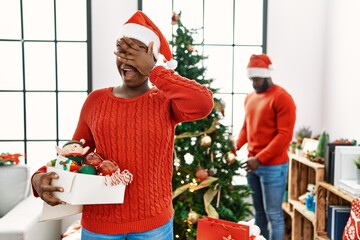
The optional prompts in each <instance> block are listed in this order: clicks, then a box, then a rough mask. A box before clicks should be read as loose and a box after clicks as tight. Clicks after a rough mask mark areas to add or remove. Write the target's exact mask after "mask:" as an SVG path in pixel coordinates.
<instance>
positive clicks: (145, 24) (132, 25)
mask: <svg viewBox="0 0 360 240" xmlns="http://www.w3.org/2000/svg"><path fill="white" fill-rule="evenodd" d="M123 36H127V37H129V38H134V39H137V40H139V41H141V42H143V43H144V44H146V45H147V46H148V45H149V44H150V42H154V46H153V53H154V57H155V59H156V60H158V59H159V53H161V54H162V55H163V56H164V57H165V60H166V66H167V67H168V68H170V69H175V68H176V67H177V61H176V60H174V59H172V53H171V49H170V46H169V43H168V41H167V40H166V38H165V37H164V35H163V34H162V33H161V31H160V29H159V28H158V27H157V26H156V25H155V24H154V23H153V22H152V21H151V20H150V18H149V17H148V16H146V15H145V14H144V13H143V12H142V11H140V10H139V11H137V12H136V13H135V14H134V15H133V16H132V17H130V18H129V20H128V21H127V22H126V23H125V24H124V25H123V26H122V27H121V29H120V37H123Z"/></svg>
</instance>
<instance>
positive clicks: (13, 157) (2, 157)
mask: <svg viewBox="0 0 360 240" xmlns="http://www.w3.org/2000/svg"><path fill="white" fill-rule="evenodd" d="M20 156H22V155H21V154H19V153H15V154H10V153H1V154H0V166H8V165H16V164H19V163H20V160H19V157H20Z"/></svg>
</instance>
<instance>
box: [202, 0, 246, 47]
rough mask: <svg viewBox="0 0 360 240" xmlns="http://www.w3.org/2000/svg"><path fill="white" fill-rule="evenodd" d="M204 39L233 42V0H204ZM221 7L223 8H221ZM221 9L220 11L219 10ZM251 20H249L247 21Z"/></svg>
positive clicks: (207, 40) (207, 41)
mask: <svg viewBox="0 0 360 240" xmlns="http://www.w3.org/2000/svg"><path fill="white" fill-rule="evenodd" d="M204 6H205V20H204V25H205V26H204V40H205V43H206V44H209V43H222V44H232V43H233V11H232V9H233V0H222V1H221V5H220V4H219V1H204ZM219 7H221V10H220V9H219ZM219 10H220V12H219ZM247 22H249V21H247ZM219 26H220V27H219Z"/></svg>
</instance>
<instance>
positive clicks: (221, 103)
mask: <svg viewBox="0 0 360 240" xmlns="http://www.w3.org/2000/svg"><path fill="white" fill-rule="evenodd" d="M225 106H226V104H225V101H224V100H222V99H220V100H218V101H216V102H215V104H214V107H215V109H216V111H218V112H220V113H221V115H222V116H223V117H225Z"/></svg>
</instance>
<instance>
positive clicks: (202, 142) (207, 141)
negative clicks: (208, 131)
mask: <svg viewBox="0 0 360 240" xmlns="http://www.w3.org/2000/svg"><path fill="white" fill-rule="evenodd" d="M211 142H212V140H211V137H210V136H208V135H204V136H203V137H202V138H201V139H200V146H202V147H210V145H211Z"/></svg>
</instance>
